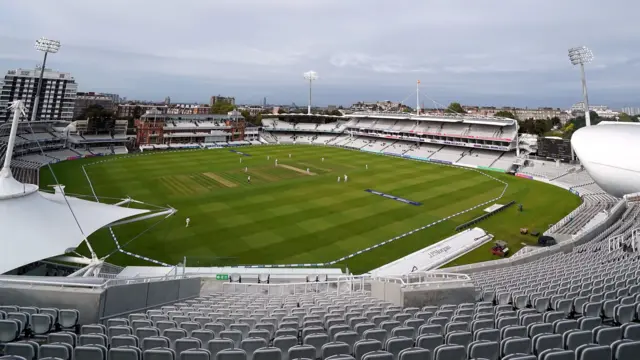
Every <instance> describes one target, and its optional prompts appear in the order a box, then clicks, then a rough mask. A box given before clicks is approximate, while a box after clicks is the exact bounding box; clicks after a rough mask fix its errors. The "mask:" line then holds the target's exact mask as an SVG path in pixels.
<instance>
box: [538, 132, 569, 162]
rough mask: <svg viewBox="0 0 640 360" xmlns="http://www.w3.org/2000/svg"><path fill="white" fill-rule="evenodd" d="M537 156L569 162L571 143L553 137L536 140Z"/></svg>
mask: <svg viewBox="0 0 640 360" xmlns="http://www.w3.org/2000/svg"><path fill="white" fill-rule="evenodd" d="M538 156H540V157H543V158H547V159H554V160H560V161H565V162H570V161H571V160H572V156H571V141H569V140H566V139H560V138H553V137H541V138H538Z"/></svg>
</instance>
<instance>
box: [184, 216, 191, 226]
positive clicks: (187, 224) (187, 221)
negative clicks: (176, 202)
mask: <svg viewBox="0 0 640 360" xmlns="http://www.w3.org/2000/svg"><path fill="white" fill-rule="evenodd" d="M190 222H191V219H189V218H187V220H186V225H185V226H184V227H189V223H190Z"/></svg>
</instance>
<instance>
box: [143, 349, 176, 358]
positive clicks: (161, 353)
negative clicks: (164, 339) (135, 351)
mask: <svg viewBox="0 0 640 360" xmlns="http://www.w3.org/2000/svg"><path fill="white" fill-rule="evenodd" d="M142 356H143V358H144V360H176V353H175V352H174V351H173V350H172V349H168V348H156V349H149V350H145V351H144V352H143V353H142Z"/></svg>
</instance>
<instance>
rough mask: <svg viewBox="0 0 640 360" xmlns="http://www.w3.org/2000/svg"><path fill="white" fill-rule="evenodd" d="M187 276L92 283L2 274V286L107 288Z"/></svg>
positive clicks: (0, 285) (178, 276)
mask: <svg viewBox="0 0 640 360" xmlns="http://www.w3.org/2000/svg"><path fill="white" fill-rule="evenodd" d="M186 278H188V276H184V275H167V276H154V277H140V278H126V279H110V280H107V281H105V282H100V283H91V282H82V281H77V282H76V281H64V280H54V281H47V280H38V279H31V278H27V277H24V276H14V275H7V276H0V288H2V286H3V285H6V284H16V285H25V286H52V287H57V288H85V289H106V288H109V287H112V286H117V285H129V284H139V283H148V282H156V281H164V280H176V279H186ZM52 279H53V278H52ZM61 279H65V278H61ZM73 279H80V278H73ZM86 279H87V281H88V280H89V279H93V278H86Z"/></svg>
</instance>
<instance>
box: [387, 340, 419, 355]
mask: <svg viewBox="0 0 640 360" xmlns="http://www.w3.org/2000/svg"><path fill="white" fill-rule="evenodd" d="M412 346H413V339H411V338H409V337H392V338H389V339H387V342H386V343H385V349H386V350H387V352H389V353H391V354H392V355H393V360H398V357H399V356H400V352H401V351H402V350H405V349H409V348H411V347H412Z"/></svg>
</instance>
